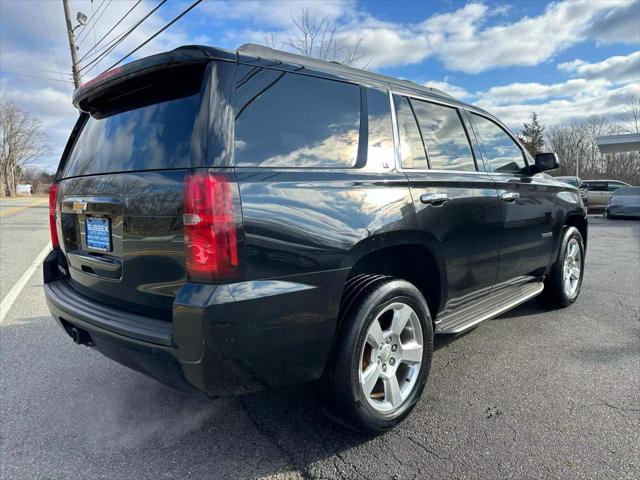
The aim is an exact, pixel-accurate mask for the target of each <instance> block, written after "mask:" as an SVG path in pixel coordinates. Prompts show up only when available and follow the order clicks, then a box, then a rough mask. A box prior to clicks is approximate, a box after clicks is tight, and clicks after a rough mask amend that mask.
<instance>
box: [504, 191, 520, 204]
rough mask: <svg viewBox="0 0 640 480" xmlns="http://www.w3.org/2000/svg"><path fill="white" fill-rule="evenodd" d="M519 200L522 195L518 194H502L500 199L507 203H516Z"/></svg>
mask: <svg viewBox="0 0 640 480" xmlns="http://www.w3.org/2000/svg"><path fill="white" fill-rule="evenodd" d="M519 198H520V194H519V193H518V192H503V193H501V194H500V199H501V200H503V201H505V202H511V203H514V202H515V201H516V200H518V199H519Z"/></svg>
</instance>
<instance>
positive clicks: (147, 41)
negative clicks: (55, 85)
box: [105, 0, 202, 71]
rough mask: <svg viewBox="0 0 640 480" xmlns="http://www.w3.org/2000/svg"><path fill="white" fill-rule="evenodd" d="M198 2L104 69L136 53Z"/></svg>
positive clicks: (197, 0)
mask: <svg viewBox="0 0 640 480" xmlns="http://www.w3.org/2000/svg"><path fill="white" fill-rule="evenodd" d="M199 3H202V0H196V1H195V2H193V3H192V4H191V6H190V7H189V8H187V9H186V10H184V11H183V12H182V13H181V14H180V15H178V16H177V17H176V18H174V19H173V20H171V21H170V22H169V23H167V24H166V25H165V26H164V27H162V28H161V29H160V30H158V31H157V32H156V33H154V34H153V35H151V36H150V37H149V38H147V39H146V40H145V41H144V42H142V43H141V44H140V45H138V46H137V47H136V48H134V49H133V50H131V51H130V52H129V53H127V54H126V55H125V56H124V57H122V58H121V59H120V60H118V61H117V62H116V63H114V64H113V65H111V66H110V67H109V68H107V70H105V71H109V70H111V69H112V68H113V67H115V66H117V65H119V64H120V63H122V62H123V61H124V60H126V59H127V58H129V57H130V56H131V55H133V54H134V53H136V52H137V51H138V50H140V49H141V48H142V47H144V46H145V45H146V44H147V43H149V42H150V41H151V40H153V39H154V38H156V37H157V36H158V35H160V34H161V33H162V32H164V31H165V30H166V29H167V28H169V27H170V26H171V25H173V24H174V23H176V22H177V21H178V20H180V19H181V18H182V17H184V16H185V15H186V14H187V13H189V12H190V11H191V10H192V9H193V8H195V7H196V6H197V5H198V4H199Z"/></svg>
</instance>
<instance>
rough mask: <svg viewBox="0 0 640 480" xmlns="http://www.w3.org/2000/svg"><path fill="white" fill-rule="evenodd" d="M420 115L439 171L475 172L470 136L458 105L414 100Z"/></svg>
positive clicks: (429, 151) (433, 164)
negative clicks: (454, 106) (464, 125)
mask: <svg viewBox="0 0 640 480" xmlns="http://www.w3.org/2000/svg"><path fill="white" fill-rule="evenodd" d="M411 105H413V110H414V112H415V114H416V117H417V118H418V124H419V125H420V130H421V131H422V138H423V140H424V144H425V147H426V148H427V158H428V159H429V164H430V165H431V168H433V169H435V170H469V171H475V169H476V164H475V161H474V159H473V153H472V152H471V145H470V144H469V139H468V138H467V134H466V132H465V130H464V127H463V125H462V121H461V120H460V115H459V114H458V111H457V110H456V109H455V108H452V107H446V106H444V105H437V104H435V103H429V102H423V101H420V100H411Z"/></svg>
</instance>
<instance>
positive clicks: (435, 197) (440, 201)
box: [420, 193, 449, 207]
mask: <svg viewBox="0 0 640 480" xmlns="http://www.w3.org/2000/svg"><path fill="white" fill-rule="evenodd" d="M420 201H421V202H422V203H426V204H427V205H433V206H434V207H439V206H441V205H444V204H445V203H447V202H448V201H449V195H447V194H446V193H423V194H422V195H420Z"/></svg>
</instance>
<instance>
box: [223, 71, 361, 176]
mask: <svg viewBox="0 0 640 480" xmlns="http://www.w3.org/2000/svg"><path fill="white" fill-rule="evenodd" d="M236 98H237V101H236V125H235V141H234V147H235V148H234V151H235V165H236V166H238V167H290V168H350V167H353V166H354V165H355V163H356V159H357V155H358V141H359V129H360V87H358V86H356V85H352V84H349V83H343V82H338V81H333V80H326V79H321V78H315V77H310V76H306V75H299V74H295V73H286V72H282V71H279V70H270V69H262V68H254V69H250V70H248V71H247V72H246V74H243V75H240V78H239V79H238V82H237V85H236Z"/></svg>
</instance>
